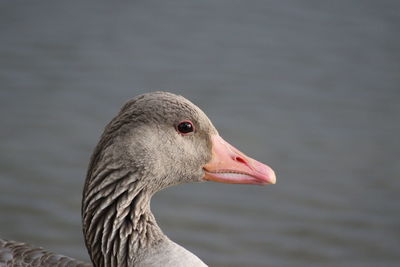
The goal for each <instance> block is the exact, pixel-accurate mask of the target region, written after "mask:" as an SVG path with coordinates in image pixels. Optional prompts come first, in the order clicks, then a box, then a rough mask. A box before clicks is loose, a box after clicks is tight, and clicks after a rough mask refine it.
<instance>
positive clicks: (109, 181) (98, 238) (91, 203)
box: [82, 164, 166, 267]
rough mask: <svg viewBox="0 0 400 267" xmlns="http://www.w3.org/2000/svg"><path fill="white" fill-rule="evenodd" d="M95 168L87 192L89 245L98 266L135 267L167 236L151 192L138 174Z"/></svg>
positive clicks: (84, 211)
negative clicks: (153, 207)
mask: <svg viewBox="0 0 400 267" xmlns="http://www.w3.org/2000/svg"><path fill="white" fill-rule="evenodd" d="M103 166H107V167H106V168H105V169H97V170H96V169H92V170H90V171H89V173H88V178H87V182H86V185H85V189H84V196H83V205H82V217H83V231H84V236H85V241H86V246H87V248H88V250H89V254H90V257H91V259H92V262H93V264H94V265H95V266H121V267H122V266H132V265H133V264H134V263H135V262H136V261H138V260H139V257H140V254H142V252H143V251H145V250H148V249H150V248H151V247H154V246H156V245H157V244H159V243H160V242H161V241H163V240H165V239H166V237H165V235H164V234H163V233H162V231H161V229H160V228H159V227H158V225H157V223H156V220H155V218H154V215H153V214H152V213H151V211H150V198H151V196H152V192H150V191H149V190H148V188H147V187H146V186H145V185H144V184H143V183H142V182H141V181H142V175H143V174H141V173H139V172H135V173H132V172H131V171H127V170H125V169H124V168H123V167H121V166H113V167H111V166H110V165H107V164H105V165H103Z"/></svg>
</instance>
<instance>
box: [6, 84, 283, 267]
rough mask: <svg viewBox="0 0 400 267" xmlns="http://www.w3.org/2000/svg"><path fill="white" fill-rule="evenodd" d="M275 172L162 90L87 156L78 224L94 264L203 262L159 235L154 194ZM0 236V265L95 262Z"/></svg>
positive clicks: (110, 128)
mask: <svg viewBox="0 0 400 267" xmlns="http://www.w3.org/2000/svg"><path fill="white" fill-rule="evenodd" d="M275 179H276V178H275V174H274V171H273V170H272V169H271V168H270V167H268V166H267V165H264V164H262V163H260V162H258V161H256V160H254V159H251V158H249V157H248V156H246V155H245V154H243V153H242V152H240V151H239V150H237V149H236V148H234V147H233V146H231V145H230V144H228V143H227V142H226V141H224V140H223V139H222V138H221V136H220V135H219V134H218V132H217V130H216V129H215V128H214V126H213V125H212V123H211V122H210V120H209V119H208V118H207V116H206V115H205V114H204V113H203V111H201V110H200V109H199V108H198V107H197V106H195V105H194V104H193V103H191V102H190V101H189V100H187V99H185V98H184V97H182V96H177V95H174V94H171V93H166V92H154V93H148V94H143V95H140V96H138V97H136V98H134V99H132V100H130V101H129V102H127V103H126V104H125V105H124V106H123V107H122V109H121V111H120V112H119V113H118V115H117V116H116V117H115V118H114V119H112V120H111V122H110V123H109V124H108V125H107V126H106V127H105V130H104V133H103V134H102V136H101V138H100V141H99V143H98V144H97V146H96V148H95V150H94V152H93V155H92V157H91V160H90V164H89V168H88V172H87V177H86V182H85V186H84V190H83V200H82V221H83V233H84V237H85V243H86V247H87V249H88V252H89V255H90V259H91V261H92V264H93V266H96V267H103V266H118V267H124V266H174V267H177V266H207V265H205V263H203V262H202V261H201V260H200V259H199V258H198V257H197V256H195V255H194V254H192V253H191V252H189V251H188V250H186V249H184V248H183V247H181V246H180V245H178V244H176V243H174V242H173V241H171V240H170V239H169V238H168V237H167V236H166V235H164V234H163V232H162V231H161V229H160V227H159V226H158V225H157V222H156V219H155V218H154V215H153V213H152V212H151V210H150V199H151V197H152V196H153V194H154V193H156V192H157V191H160V190H162V189H164V188H166V187H169V186H173V185H177V184H181V183H187V182H200V181H206V180H207V181H215V182H222V183H232V184H257V185H265V184H274V183H275ZM92 264H88V263H83V262H80V261H76V260H74V259H72V258H69V257H65V256H60V255H57V254H54V253H51V252H47V251H45V250H44V249H42V248H34V247H31V246H29V245H27V244H25V243H18V242H15V241H5V240H0V266H92Z"/></svg>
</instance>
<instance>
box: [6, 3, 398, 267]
mask: <svg viewBox="0 0 400 267" xmlns="http://www.w3.org/2000/svg"><path fill="white" fill-rule="evenodd" d="M399 14H400V4H399V2H398V1H330V2H328V1H286V0H285V1H278V0H276V1H210V0H207V1H50V0H48V1H44V0H43V1H22V0H12V1H11V0H5V1H1V2H0V125H1V130H0V210H1V214H0V237H2V238H8V239H15V240H20V241H27V242H30V243H32V244H34V245H38V246H43V247H45V248H47V249H50V250H52V251H55V252H58V253H62V254H66V255H69V256H72V257H76V258H79V259H84V260H87V259H88V256H87V252H86V249H85V247H84V243H83V238H82V232H81V221H80V201H81V191H82V186H83V182H84V177H85V171H86V167H87V164H88V160H89V157H90V154H91V152H92V150H93V148H94V146H95V144H96V142H97V140H98V138H99V136H100V134H101V132H102V129H103V127H104V126H105V124H106V123H107V122H108V121H109V120H110V119H111V118H112V117H113V116H114V115H115V114H116V113H117V112H118V110H119V108H120V106H121V105H122V104H123V103H124V102H125V101H127V100H128V99H129V98H131V97H133V96H135V95H137V94H140V93H143V92H147V91H154V90H161V89H162V90H167V91H171V92H174V93H177V94H182V95H184V96H185V97H187V98H189V99H191V100H192V101H193V102H194V103H196V104H197V105H199V106H200V107H201V108H202V109H203V110H204V111H205V112H206V113H207V114H208V115H209V117H210V118H211V120H212V121H213V122H214V124H215V126H216V127H217V128H218V129H219V132H220V134H221V135H222V136H223V137H224V138H225V139H226V140H228V141H229V142H230V143H231V144H233V145H235V146H236V147H238V148H239V149H240V150H242V151H243V152H245V153H246V154H248V155H250V156H252V157H254V158H256V159H258V160H259V161H262V162H265V163H267V164H269V165H270V166H272V167H273V168H274V169H275V170H276V172H277V177H278V183H277V184H276V185H273V186H268V187H258V186H239V185H226V184H217V183H201V184H189V185H182V186H177V187H174V188H170V189H167V190H164V191H163V192H160V193H159V194H157V195H156V196H155V198H154V199H153V201H152V209H153V211H154V213H155V214H156V217H157V219H158V221H159V224H160V225H161V227H162V228H163V230H164V231H165V232H166V233H167V234H168V235H169V237H170V238H171V239H173V240H175V241H176V242H178V243H180V244H182V245H183V246H185V247H187V248H188V249H190V250H191V251H193V252H194V253H195V254H197V255H198V256H199V257H200V258H202V259H203V260H204V261H205V262H206V263H208V264H209V265H210V266H398V265H399V264H400V212H399V211H400V160H399V158H400V157H399V153H400V141H399V136H400V119H399V117H400V104H399V102H400V51H399V50H400V34H399V29H400V15H399Z"/></svg>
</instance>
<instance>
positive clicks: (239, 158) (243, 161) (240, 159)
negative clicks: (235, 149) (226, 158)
mask: <svg viewBox="0 0 400 267" xmlns="http://www.w3.org/2000/svg"><path fill="white" fill-rule="evenodd" d="M234 160H235V161H239V162H241V163H243V164H246V163H247V162H246V161H245V160H244V158H242V157H235V158H234Z"/></svg>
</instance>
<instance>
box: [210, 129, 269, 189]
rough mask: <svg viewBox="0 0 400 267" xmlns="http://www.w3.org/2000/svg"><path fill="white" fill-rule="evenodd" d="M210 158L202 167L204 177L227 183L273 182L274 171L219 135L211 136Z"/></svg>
mask: <svg viewBox="0 0 400 267" xmlns="http://www.w3.org/2000/svg"><path fill="white" fill-rule="evenodd" d="M211 142H212V158H211V161H210V162H209V163H207V164H206V165H205V166H204V167H203V169H204V171H205V175H204V179H205V180H210V181H214V182H220V183H228V184H258V185H265V184H275V183H276V176H275V172H274V171H273V170H272V169H271V168H270V167H269V166H267V165H265V164H263V163H261V162H258V161H257V160H255V159H252V158H249V157H247V156H246V155H245V154H243V153H242V152H240V151H239V150H238V149H236V148H234V147H233V146H232V145H230V144H229V143H228V142H226V141H225V140H224V139H222V137H221V136H219V135H213V136H212V137H211Z"/></svg>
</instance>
